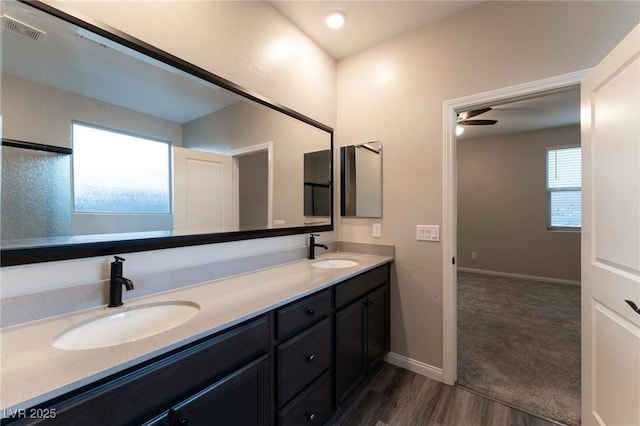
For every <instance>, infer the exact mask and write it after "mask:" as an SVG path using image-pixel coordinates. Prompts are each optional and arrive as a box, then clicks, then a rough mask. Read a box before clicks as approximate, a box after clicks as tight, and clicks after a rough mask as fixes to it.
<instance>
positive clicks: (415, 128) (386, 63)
mask: <svg viewBox="0 0 640 426" xmlns="http://www.w3.org/2000/svg"><path fill="white" fill-rule="evenodd" d="M638 8H639V4H638V3H637V2H622V3H616V2H609V1H607V2H592V1H577V2H572V1H570V2H561V1H553V2H542V1H541V2H526V1H523V2H520V1H515V2H505V1H498V2H486V3H481V4H480V5H478V6H475V7H473V8H470V9H468V10H466V11H464V12H462V13H460V14H459V15H456V16H453V17H450V18H447V19H444V20H442V21H440V22H438V23H436V24H435V25H433V26H430V27H426V28H423V29H420V30H417V31H414V32H411V33H409V34H406V35H403V36H399V37H396V38H393V39H391V40H388V41H385V42H383V43H381V44H379V45H377V46H375V47H373V48H371V49H368V50H366V51H363V52H361V53H359V54H356V55H352V56H350V57H347V58H345V59H342V60H340V61H339V62H338V132H337V145H338V146H344V145H351V144H354V143H360V142H365V141H369V140H380V141H381V142H382V143H383V144H384V164H383V178H384V183H383V188H384V196H383V209H382V211H383V218H382V220H380V219H371V220H365V219H351V218H342V219H341V220H340V227H339V238H340V239H342V240H345V241H358V242H372V243H375V242H381V243H387V244H394V245H395V247H396V252H395V253H396V262H395V268H394V269H395V276H394V280H393V283H392V291H391V350H392V351H393V352H396V353H398V354H400V355H403V356H406V357H409V358H411V359H413V360H416V361H418V362H422V363H426V364H429V365H431V366H434V367H442V365H443V363H442V350H443V345H442V339H443V336H442V327H443V321H442V317H443V305H442V294H443V289H442V282H443V271H442V244H441V243H433V242H418V241H416V240H415V227H416V225H417V224H423V225H428V224H434V225H438V224H442V209H443V203H442V185H443V166H442V139H443V136H442V121H443V119H442V111H443V106H442V105H443V102H444V101H446V100H450V99H455V98H459V97H463V96H468V95H472V94H476V93H481V92H485V91H489V90H492V89H499V88H503V87H507V86H511V85H515V84H518V83H524V82H530V81H534V80H539V79H542V78H546V77H552V76H556V75H560V74H564V73H568V72H573V71H578V70H582V69H585V68H589V67H593V66H594V65H596V64H597V63H598V61H599V60H600V59H602V58H603V57H604V55H605V54H606V52H607V51H609V50H610V49H611V48H613V47H614V46H615V44H616V43H617V42H618V41H619V40H621V39H622V38H623V37H624V35H626V34H627V33H628V32H629V31H630V30H631V28H633V26H634V24H636V23H637V22H638V16H639V13H640V12H639V9H638ZM373 222H380V223H382V238H381V239H377V238H372V237H371V224H372V223H373ZM441 231H443V232H446V231H445V230H441Z"/></svg>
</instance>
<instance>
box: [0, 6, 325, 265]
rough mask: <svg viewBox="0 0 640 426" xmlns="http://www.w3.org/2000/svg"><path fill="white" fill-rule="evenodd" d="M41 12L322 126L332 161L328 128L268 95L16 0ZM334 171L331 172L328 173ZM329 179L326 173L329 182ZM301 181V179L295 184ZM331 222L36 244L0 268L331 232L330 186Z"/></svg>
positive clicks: (92, 24) (1, 257)
mask: <svg viewBox="0 0 640 426" xmlns="http://www.w3.org/2000/svg"><path fill="white" fill-rule="evenodd" d="M18 1H19V2H20V3H24V4H27V5H29V6H31V7H34V8H36V9H38V10H40V11H42V12H45V13H47V14H49V15H52V16H54V17H55V18H58V19H62V20H64V21H66V22H68V23H70V24H73V25H76V26H78V27H81V28H83V29H85V30H88V31H91V32H94V33H96V34H98V35H100V36H102V37H105V38H107V39H109V40H111V41H114V42H116V43H119V44H121V45H123V46H126V47H128V48H130V49H133V50H136V51H137V52H139V53H142V54H144V55H147V56H149V57H151V58H154V59H156V60H158V61H161V62H164V63H165V64H167V65H170V66H172V67H174V68H177V69H180V70H182V71H184V72H186V73H189V74H191V75H193V76H195V77H198V78H200V79H203V80H205V81H208V82H210V83H213V84H215V85H217V86H219V87H221V88H223V89H226V90H229V91H231V92H233V93H235V94H237V95H240V96H242V97H244V98H246V99H248V100H251V101H254V102H257V103H258V104H261V105H264V106H266V107H268V108H271V109H273V110H275V111H278V112H280V113H282V114H285V115H288V116H289V117H292V118H294V119H297V120H300V121H302V122H304V123H306V124H309V125H311V126H313V127H316V128H318V129H320V130H324V131H326V132H327V133H328V136H329V137H330V149H331V158H332V159H333V133H334V130H333V128H332V127H329V126H327V125H325V124H322V123H320V122H318V121H316V120H314V119H312V118H310V117H307V116H305V115H303V114H300V113H298V112H296V111H294V110H292V109H289V108H287V107H285V106H282V105H279V104H276V103H274V102H272V101H270V100H269V99H267V98H265V97H263V96H260V95H259V94H257V93H254V92H251V91H249V90H247V89H245V88H243V87H241V86H239V85H237V84H235V83H233V82H231V81H229V80H226V79H224V78H222V77H220V76H217V75H215V74H213V73H211V72H209V71H207V70H205V69H203V68H200V67H198V66H196V65H193V64H191V63H189V62H187V61H185V60H183V59H180V58H178V57H176V56H173V55H171V54H169V53H167V52H165V51H163V50H161V49H159V48H157V47H155V46H152V45H150V44H147V43H145V42H143V41H141V40H139V39H137V38H135V37H132V36H130V35H129V34H126V33H123V32H122V31H119V30H117V29H115V28H113V27H111V26H109V25H106V24H104V23H102V22H99V21H96V20H94V19H89V18H87V17H85V16H82V15H81V14H78V13H74V12H73V11H72V10H71V9H68V8H66V7H65V6H64V5H60V4H57V5H56V7H53V6H50V5H48V4H45V3H42V2H41V1H40V0H33V1H29V0H18ZM333 173H334V172H333V171H332V174H333ZM333 181H334V178H333V176H332V182H333ZM301 184H302V183H301ZM331 206H332V208H331V220H330V223H329V224H326V225H313V226H297V227H291V228H271V229H255V230H246V231H229V232H220V233H210V234H192V235H179V236H167V237H151V238H140V239H124V240H111V241H101V242H87V243H69V244H52V245H46V244H45V245H38V246H32V247H24V248H12V249H4V248H0V266H3V267H4V266H14V265H24V264H32V263H41V262H51V261H57V260H68V259H80V258H86V257H95V256H110V255H114V254H119V253H132V252H140V251H149V250H160V249H168V248H177V247H188V246H196V245H204V244H215V243H226V242H231V241H241V240H249V239H256V238H267V237H281V236H287V235H297V234H307V233H314V232H325V231H333V224H334V212H333V210H334V209H333V206H334V191H333V185H332V188H331ZM300 207H301V208H303V206H300Z"/></svg>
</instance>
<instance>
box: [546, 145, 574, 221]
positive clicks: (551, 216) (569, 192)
mask: <svg viewBox="0 0 640 426" xmlns="http://www.w3.org/2000/svg"><path fill="white" fill-rule="evenodd" d="M581 186H582V162H581V149H580V147H572V148H554V149H547V199H548V225H549V227H550V228H552V229H553V228H580V226H581V224H582V202H581Z"/></svg>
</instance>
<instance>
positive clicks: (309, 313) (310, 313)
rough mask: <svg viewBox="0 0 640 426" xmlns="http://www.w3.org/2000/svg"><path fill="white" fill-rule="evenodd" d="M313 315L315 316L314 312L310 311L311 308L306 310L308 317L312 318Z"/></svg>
mask: <svg viewBox="0 0 640 426" xmlns="http://www.w3.org/2000/svg"><path fill="white" fill-rule="evenodd" d="M313 314H315V312H314V311H313V309H312V308H309V309H307V316H308V317H312V316H313Z"/></svg>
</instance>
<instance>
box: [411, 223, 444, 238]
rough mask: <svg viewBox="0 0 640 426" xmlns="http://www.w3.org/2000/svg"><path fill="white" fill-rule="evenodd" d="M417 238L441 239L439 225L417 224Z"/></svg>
mask: <svg viewBox="0 0 640 426" xmlns="http://www.w3.org/2000/svg"><path fill="white" fill-rule="evenodd" d="M416 240H418V241H440V226H439V225H416Z"/></svg>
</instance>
